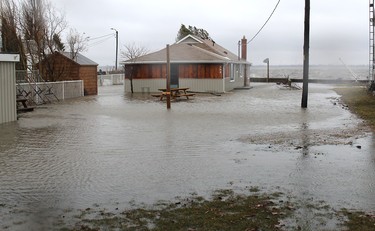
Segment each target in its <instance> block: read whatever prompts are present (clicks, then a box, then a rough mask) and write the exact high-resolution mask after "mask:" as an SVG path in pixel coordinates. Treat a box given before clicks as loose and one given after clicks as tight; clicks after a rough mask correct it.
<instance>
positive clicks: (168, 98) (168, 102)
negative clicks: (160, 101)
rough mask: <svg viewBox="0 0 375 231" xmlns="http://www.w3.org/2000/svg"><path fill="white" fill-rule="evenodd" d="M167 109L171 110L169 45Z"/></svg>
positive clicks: (168, 57)
mask: <svg viewBox="0 0 375 231" xmlns="http://www.w3.org/2000/svg"><path fill="white" fill-rule="evenodd" d="M166 84H167V88H166V91H165V93H166V94H167V109H171V60H170V55H169V44H167V83H166Z"/></svg>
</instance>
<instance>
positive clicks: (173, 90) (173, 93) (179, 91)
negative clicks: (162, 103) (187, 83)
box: [152, 87, 195, 100]
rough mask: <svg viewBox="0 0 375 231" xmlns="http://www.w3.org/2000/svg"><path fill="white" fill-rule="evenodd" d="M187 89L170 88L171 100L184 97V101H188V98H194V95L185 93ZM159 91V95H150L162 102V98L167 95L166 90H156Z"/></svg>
mask: <svg viewBox="0 0 375 231" xmlns="http://www.w3.org/2000/svg"><path fill="white" fill-rule="evenodd" d="M188 89H189V88H188V87H179V88H171V92H170V94H171V98H172V99H176V98H178V97H181V96H185V97H186V99H189V96H194V95H195V94H194V93H188V92H186V91H187V90H188ZM158 90H159V91H161V92H160V93H159V94H152V96H153V97H160V100H163V98H164V96H167V95H168V92H167V89H165V88H160V89H158Z"/></svg>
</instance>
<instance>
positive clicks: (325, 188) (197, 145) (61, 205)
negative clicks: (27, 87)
mask: <svg viewBox="0 0 375 231" xmlns="http://www.w3.org/2000/svg"><path fill="white" fill-rule="evenodd" d="M332 88H333V87H332V86H327V85H310V95H309V107H308V109H307V110H304V109H301V107H300V103H301V91H298V90H281V89H279V88H278V87H277V85H275V84H254V85H253V88H252V89H251V90H238V91H234V92H230V93H227V94H223V95H221V96H217V95H211V94H197V95H196V96H194V99H192V100H180V101H178V102H173V103H172V109H171V110H169V111H168V110H167V109H166V105H165V103H163V102H160V101H158V100H157V99H155V98H153V97H151V96H150V95H148V94H135V95H133V96H132V95H127V94H124V92H123V86H105V87H101V88H99V95H98V96H90V97H83V98H79V99H74V100H67V101H64V102H59V103H56V104H51V105H44V106H42V107H40V108H38V109H37V110H35V111H34V112H32V113H27V114H23V115H21V117H20V119H19V120H18V121H17V122H14V123H8V124H3V125H0V129H1V131H0V216H1V217H4V218H5V219H2V220H1V221H0V229H9V230H24V229H25V227H28V228H29V229H30V228H31V227H35V230H38V227H40V226H43V227H44V226H47V227H48V226H53V224H54V223H55V222H56V216H59V215H60V214H61V212H62V211H70V210H74V209H84V208H87V207H90V206H93V205H100V206H103V207H106V208H109V209H110V208H114V207H119V206H120V207H122V208H124V207H126V206H129V205H131V204H133V203H146V204H152V203H155V202H156V201H158V200H173V199H174V198H175V197H176V196H182V197H185V196H189V195H191V194H194V193H197V194H198V195H210V193H211V192H212V191H213V190H216V189H221V188H233V189H242V188H244V187H246V186H256V187H259V188H260V189H261V190H264V191H268V190H270V191H272V190H278V191H283V192H286V193H288V194H291V195H293V196H296V197H298V198H300V199H301V200H303V199H311V198H314V199H316V200H324V201H326V202H327V203H329V204H331V205H332V206H334V207H337V208H341V207H348V208H357V209H362V210H374V209H375V181H374V179H375V140H374V137H373V135H372V133H371V132H370V131H369V130H368V129H366V127H365V126H364V125H363V123H362V121H360V120H359V119H358V118H357V117H356V116H355V115H353V114H352V113H350V111H348V110H347V109H346V108H345V107H343V106H342V105H341V104H339V103H338V101H337V98H338V95H337V94H336V93H335V92H334V91H333V90H332ZM31 229H32V228H31Z"/></svg>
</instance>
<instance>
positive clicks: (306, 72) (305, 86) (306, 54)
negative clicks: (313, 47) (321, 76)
mask: <svg viewBox="0 0 375 231" xmlns="http://www.w3.org/2000/svg"><path fill="white" fill-rule="evenodd" d="M309 49H310V0H305V32H304V44H303V87H302V102H301V107H302V108H307V99H308V94H309V55H310V54H309Z"/></svg>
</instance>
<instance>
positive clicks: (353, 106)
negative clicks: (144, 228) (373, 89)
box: [335, 87, 375, 130]
mask: <svg viewBox="0 0 375 231" xmlns="http://www.w3.org/2000/svg"><path fill="white" fill-rule="evenodd" d="M335 91H336V92H337V93H338V94H339V95H341V96H342V100H343V102H344V103H345V104H346V105H348V107H349V109H350V110H351V111H352V112H353V113H355V114H356V115H358V116H359V117H360V118H362V119H364V120H365V121H366V122H367V123H368V124H369V125H370V126H371V127H372V129H374V130H375V97H374V96H373V95H372V93H369V92H368V91H367V89H366V88H364V87H346V88H336V89H335Z"/></svg>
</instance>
